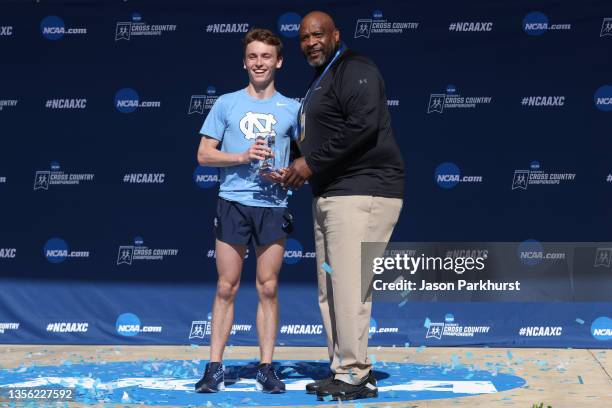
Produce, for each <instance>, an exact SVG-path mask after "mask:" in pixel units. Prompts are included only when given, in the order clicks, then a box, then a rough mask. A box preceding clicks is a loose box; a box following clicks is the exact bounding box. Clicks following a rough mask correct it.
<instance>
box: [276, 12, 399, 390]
mask: <svg viewBox="0 0 612 408" xmlns="http://www.w3.org/2000/svg"><path fill="white" fill-rule="evenodd" d="M300 47H301V49H302V52H303V53H304V56H305V57H306V60H307V61H308V63H309V64H310V65H311V66H312V67H313V68H314V69H315V77H314V79H313V81H312V83H311V85H310V88H309V89H308V92H307V93H306V96H305V98H304V101H303V103H302V106H301V108H300V130H301V131H300V137H299V147H300V150H301V152H302V154H303V157H301V158H299V159H297V160H295V161H294V162H293V164H292V165H291V166H290V167H289V169H288V170H287V172H286V173H285V175H284V179H283V182H284V184H285V185H288V186H290V187H294V188H297V187H300V186H301V185H302V184H304V182H305V181H306V180H309V183H310V185H311V187H312V192H313V195H314V200H313V216H314V229H315V241H316V251H317V266H318V268H319V271H318V284H319V306H320V309H321V314H322V318H323V324H324V326H325V331H326V333H327V344H328V351H329V358H330V362H331V366H330V368H331V372H332V375H331V376H330V377H329V378H326V379H324V380H320V381H316V382H314V383H312V384H309V385H308V386H307V388H306V390H307V392H309V393H314V392H316V393H317V396H318V398H319V399H324V398H326V399H329V396H331V397H332V398H333V399H357V398H369V397H375V396H377V394H378V390H377V388H376V379H375V378H374V375H373V374H372V371H371V367H372V364H371V362H370V361H369V359H368V356H367V347H368V332H369V323H370V314H371V306H372V305H371V303H369V302H364V301H363V299H362V298H361V286H360V285H361V279H360V271H361V267H360V258H361V256H360V255H361V242H363V241H376V242H387V241H388V240H389V238H390V236H391V233H392V232H393V228H394V227H395V223H396V222H397V219H398V217H399V213H400V211H401V208H402V197H403V192H404V163H403V160H402V157H401V155H400V153H399V148H398V146H397V144H396V142H395V139H394V136H393V131H392V129H391V119H390V115H389V111H388V109H387V97H386V95H385V86H384V82H383V79H382V76H381V74H380V72H379V71H378V68H377V67H376V65H375V64H374V63H373V62H372V61H371V60H370V59H368V58H367V57H364V56H362V55H359V54H357V53H355V52H353V51H351V50H349V49H347V48H346V46H345V45H344V44H343V43H341V42H340V32H339V31H338V29H337V28H336V26H335V24H334V21H333V19H332V18H331V17H330V16H329V15H328V14H326V13H323V12H319V11H314V12H311V13H309V14H307V15H306V16H305V17H304V19H303V20H302V22H301V25H300ZM324 263H326V264H327V265H326V266H325V268H323V264H324ZM330 267H331V269H330ZM330 270H331V273H329V271H330Z"/></svg>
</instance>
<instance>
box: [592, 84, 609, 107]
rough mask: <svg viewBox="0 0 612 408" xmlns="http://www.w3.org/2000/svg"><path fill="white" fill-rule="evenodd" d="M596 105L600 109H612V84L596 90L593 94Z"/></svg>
mask: <svg viewBox="0 0 612 408" xmlns="http://www.w3.org/2000/svg"><path fill="white" fill-rule="evenodd" d="M593 99H594V100H595V106H596V107H597V109H599V110H600V111H604V112H610V111H612V85H604V86H602V87H600V88H599V89H598V90H597V91H595V95H594V96H593Z"/></svg>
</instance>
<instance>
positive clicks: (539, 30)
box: [523, 11, 572, 36]
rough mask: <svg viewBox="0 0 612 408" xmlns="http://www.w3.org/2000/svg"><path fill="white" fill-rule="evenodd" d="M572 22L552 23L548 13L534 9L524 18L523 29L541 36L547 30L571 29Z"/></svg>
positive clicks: (533, 34)
mask: <svg viewBox="0 0 612 408" xmlns="http://www.w3.org/2000/svg"><path fill="white" fill-rule="evenodd" d="M571 29H572V25H571V24H550V23H549V21H548V17H547V16H546V14H544V13H541V12H539V11H533V12H531V13H529V14H527V15H526V16H525V18H524V19H523V31H525V32H526V33H527V34H529V35H531V36H539V35H542V34H544V33H545V32H546V31H554V30H556V31H559V30H571Z"/></svg>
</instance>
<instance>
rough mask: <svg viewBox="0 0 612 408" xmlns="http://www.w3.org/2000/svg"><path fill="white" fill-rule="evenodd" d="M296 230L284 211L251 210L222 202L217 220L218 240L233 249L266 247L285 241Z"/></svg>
mask: <svg viewBox="0 0 612 408" xmlns="http://www.w3.org/2000/svg"><path fill="white" fill-rule="evenodd" d="M292 229H293V219H292V217H291V214H289V211H288V210H287V208H284V207H251V206H248V205H243V204H240V203H237V202H234V201H228V200H224V199H223V198H219V201H218V202H217V217H216V218H215V236H216V238H217V239H218V240H219V241H223V242H225V243H228V244H234V245H248V244H249V243H250V242H251V241H252V242H253V244H254V245H255V246H263V245H268V244H271V243H272V242H274V241H276V240H279V239H281V238H286V237H287V234H288V233H290V232H291V231H292Z"/></svg>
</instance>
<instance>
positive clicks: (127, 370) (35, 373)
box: [0, 355, 525, 408]
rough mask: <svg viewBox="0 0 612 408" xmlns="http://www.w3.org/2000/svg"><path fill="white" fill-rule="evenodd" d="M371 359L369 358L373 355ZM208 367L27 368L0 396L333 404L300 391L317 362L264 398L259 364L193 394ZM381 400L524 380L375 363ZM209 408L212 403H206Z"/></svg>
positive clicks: (189, 363) (465, 392)
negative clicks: (51, 391)
mask: <svg viewBox="0 0 612 408" xmlns="http://www.w3.org/2000/svg"><path fill="white" fill-rule="evenodd" d="M370 357H373V355H372V356H370ZM205 364H206V361H205V360H149V361H144V360H140V361H129V362H101V363H98V364H95V363H86V364H77V363H74V364H72V365H59V366H30V367H28V368H27V370H23V368H24V367H22V368H17V369H3V370H0V389H2V388H6V387H8V386H9V385H10V386H12V387H16V386H45V385H46V386H49V385H51V384H55V385H56V386H58V385H61V386H64V387H69V386H70V387H76V398H75V400H76V401H78V402H81V403H85V404H91V403H106V404H112V403H122V402H123V403H127V401H129V403H132V404H146V405H152V406H169V405H174V406H177V405H183V406H188V405H197V406H202V405H210V404H212V405H215V406H224V407H228V408H229V407H233V406H237V405H249V406H254V405H265V406H290V405H330V404H337V402H335V401H329V402H327V401H317V400H316V397H315V396H313V395H308V394H306V393H305V391H304V386H305V384H307V383H308V382H311V381H312V380H314V379H321V378H324V377H326V376H327V373H328V365H327V363H326V362H322V361H290V360H289V361H279V362H275V368H276V370H277V372H278V373H280V377H281V378H282V379H283V381H284V382H285V383H286V384H287V392H286V393H285V394H279V395H270V394H264V393H261V392H259V391H257V390H256V388H255V380H254V378H255V374H256V371H257V364H258V362H257V361H245V360H226V361H225V362H224V364H225V366H226V373H225V384H226V391H225V392H219V393H217V394H198V393H195V392H194V391H193V387H194V384H195V383H196V381H198V380H199V379H200V376H201V374H202V373H203V371H204V366H205ZM374 374H375V376H376V378H377V382H378V387H379V395H378V397H377V398H372V399H368V400H365V401H364V402H366V401H367V403H383V402H384V400H385V399H387V401H388V399H389V398H393V401H394V402H401V401H410V400H428V399H440V398H457V397H465V396H474V395H479V394H484V393H494V392H501V391H507V390H510V389H514V388H518V387H521V386H523V385H525V380H524V379H522V378H520V377H517V376H514V375H509V374H504V373H498V374H497V375H493V374H492V373H491V372H488V371H484V370H482V371H478V370H474V369H473V368H472V367H467V366H466V365H460V366H458V367H455V368H454V369H449V368H448V367H444V368H443V367H440V366H435V365H417V364H408V363H396V362H393V363H385V362H378V363H376V364H374ZM209 401H210V404H209Z"/></svg>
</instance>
